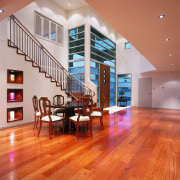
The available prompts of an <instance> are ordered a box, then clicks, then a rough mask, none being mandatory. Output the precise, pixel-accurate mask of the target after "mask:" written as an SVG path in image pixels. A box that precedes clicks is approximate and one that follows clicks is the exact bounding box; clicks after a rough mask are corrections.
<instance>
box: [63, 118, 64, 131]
mask: <svg viewBox="0 0 180 180" xmlns="http://www.w3.org/2000/svg"><path fill="white" fill-rule="evenodd" d="M63 133H64V120H63Z"/></svg>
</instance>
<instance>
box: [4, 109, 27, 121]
mask: <svg viewBox="0 0 180 180" xmlns="http://www.w3.org/2000/svg"><path fill="white" fill-rule="evenodd" d="M18 120H23V107H15V108H7V122H12V121H18Z"/></svg>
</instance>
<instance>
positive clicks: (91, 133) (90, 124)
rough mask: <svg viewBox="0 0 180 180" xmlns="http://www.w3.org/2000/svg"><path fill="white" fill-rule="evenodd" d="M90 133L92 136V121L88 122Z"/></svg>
mask: <svg viewBox="0 0 180 180" xmlns="http://www.w3.org/2000/svg"><path fill="white" fill-rule="evenodd" d="M90 133H91V136H92V121H91V122H90Z"/></svg>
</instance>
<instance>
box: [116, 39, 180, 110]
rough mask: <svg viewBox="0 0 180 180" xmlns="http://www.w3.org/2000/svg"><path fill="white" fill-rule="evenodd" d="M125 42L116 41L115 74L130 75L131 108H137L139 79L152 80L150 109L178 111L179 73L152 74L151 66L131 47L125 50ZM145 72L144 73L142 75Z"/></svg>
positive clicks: (152, 67) (152, 68)
mask: <svg viewBox="0 0 180 180" xmlns="http://www.w3.org/2000/svg"><path fill="white" fill-rule="evenodd" d="M125 42H127V40H126V39H125V38H123V37H119V39H118V41H117V59H116V60H117V67H116V70H117V74H128V73H131V74H132V92H131V96H132V103H131V105H132V106H138V104H139V102H138V99H139V98H142V99H143V98H145V97H143V96H142V95H141V96H140V97H138V92H139V87H138V79H139V78H152V108H167V109H180V94H179V90H180V72H173V71H171V72H153V70H155V67H154V66H152V65H151V64H150V63H149V62H148V61H147V59H145V58H144V57H143V56H142V55H141V54H140V53H139V52H138V51H137V50H136V49H135V48H134V47H133V46H132V48H131V49H125V48H124V46H125ZM143 72H146V73H143Z"/></svg>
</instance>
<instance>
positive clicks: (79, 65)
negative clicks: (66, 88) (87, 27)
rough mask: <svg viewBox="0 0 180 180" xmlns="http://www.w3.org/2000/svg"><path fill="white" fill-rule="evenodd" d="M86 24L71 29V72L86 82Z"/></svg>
mask: <svg viewBox="0 0 180 180" xmlns="http://www.w3.org/2000/svg"><path fill="white" fill-rule="evenodd" d="M84 38H85V32H84V26H80V27H76V28H73V29H70V30H69V64H68V67H69V72H70V73H72V74H73V75H74V76H75V77H76V78H78V79H79V80H81V81H82V82H84Z"/></svg>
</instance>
